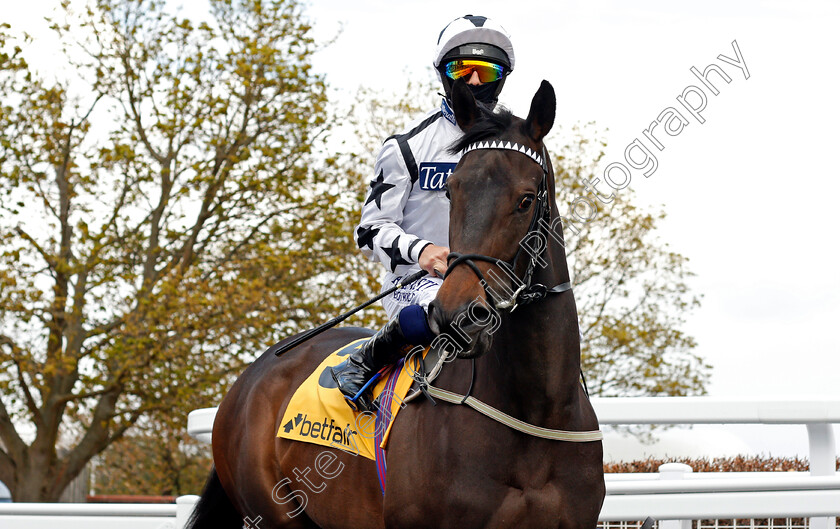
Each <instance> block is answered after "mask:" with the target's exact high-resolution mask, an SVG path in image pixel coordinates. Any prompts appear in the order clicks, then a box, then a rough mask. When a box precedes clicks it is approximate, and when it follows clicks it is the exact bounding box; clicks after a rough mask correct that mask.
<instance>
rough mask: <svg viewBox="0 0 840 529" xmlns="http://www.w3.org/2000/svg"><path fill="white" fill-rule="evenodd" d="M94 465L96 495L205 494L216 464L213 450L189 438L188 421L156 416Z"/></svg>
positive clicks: (136, 429) (110, 447) (103, 455)
mask: <svg viewBox="0 0 840 529" xmlns="http://www.w3.org/2000/svg"><path fill="white" fill-rule="evenodd" d="M145 422H146V424H143V425H142V426H141V427H140V428H133V429H132V430H131V431H129V432H128V433H127V434H126V435H125V436H124V437H122V438H121V439H119V440H118V441H116V442H114V443H113V444H111V445H110V446H109V447H108V448H107V449H106V450H105V451H104V452H102V454H101V455H100V456H98V457H97V458H96V460H95V464H94V467H93V476H94V487H95V493H96V494H97V495H100V494H101V495H110V494H133V495H159V496H183V495H185V494H200V493H201V489H202V488H203V487H204V482H205V481H206V479H207V471H208V469H209V468H210V467H211V465H212V464H213V458H212V455H211V453H210V447H209V446H208V445H206V444H204V443H202V442H199V441H196V440H194V439H191V438H190V437H189V436H188V435H186V434H185V431H184V425H185V424H186V417H184V416H182V415H169V414H156V415H155V416H153V417H151V418H150V419H149V420H147V421H145Z"/></svg>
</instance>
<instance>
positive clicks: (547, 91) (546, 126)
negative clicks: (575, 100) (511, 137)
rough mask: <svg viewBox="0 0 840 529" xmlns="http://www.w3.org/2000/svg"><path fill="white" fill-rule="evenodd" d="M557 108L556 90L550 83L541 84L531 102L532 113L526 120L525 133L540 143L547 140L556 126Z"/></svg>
mask: <svg viewBox="0 0 840 529" xmlns="http://www.w3.org/2000/svg"><path fill="white" fill-rule="evenodd" d="M556 108H557V99H556V98H555V97H554V88H553V87H552V86H551V84H550V83H549V82H548V81H545V80H544V81H543V82H542V83H540V88H539V90H537V93H536V94H534V99H532V100H531V111H530V112H528V118H527V119H526V120H525V133H526V134H527V135H528V136H530V137H531V139H533V140H534V141H536V142H538V141H540V140H541V139H543V138H545V136H546V135H547V134H548V131H550V130H551V126H552V125H554V114H555V112H556Z"/></svg>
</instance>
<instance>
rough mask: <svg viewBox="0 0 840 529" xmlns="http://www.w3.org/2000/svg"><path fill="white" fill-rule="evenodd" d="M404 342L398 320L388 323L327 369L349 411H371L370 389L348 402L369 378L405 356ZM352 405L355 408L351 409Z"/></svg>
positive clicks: (405, 341) (405, 343)
mask: <svg viewBox="0 0 840 529" xmlns="http://www.w3.org/2000/svg"><path fill="white" fill-rule="evenodd" d="M408 345H409V343H408V340H407V339H406V337H405V335H403V331H402V329H401V328H400V319H399V318H396V319H393V320H391V321H389V322H388V324H387V325H385V327H383V328H382V329H380V330H379V332H377V333H376V334H374V335H373V337H372V338H371V339H370V340H368V341H367V342H365V344H364V346H363V347H362V348H361V349H360V350H358V351H356V352H355V353H353V354H351V355H350V356H348V357H347V360H346V361H345V362H342V363H341V364H339V365H337V366H335V367H331V368H330V372H331V374H332V377H333V380H335V382H336V384H338V389H339V390H340V391H341V392H342V393H343V394H344V395H345V397H347V402H348V404H350V407H351V408H354V409H356V410H357V411H374V410H373V403H372V401H371V398H370V388H368V390H367V391H365V393H364V394H363V395H361V396H359V398H358V399H356V401H351V400H350V399H352V398H353V397H355V396H356V394H358V393H359V391H360V390H361V389H362V386H364V385H365V383H366V382H367V381H368V380H370V378H371V377H372V376H373V375H374V374H375V373H376V372H377V371H379V370H380V369H382V368H383V367H385V366H386V365H389V364H393V363H395V362H397V361H398V360H399V359H400V358H402V357H403V356H404V355H405V354H406V352H407V351H406V349H407V346H408ZM354 403H355V407H354Z"/></svg>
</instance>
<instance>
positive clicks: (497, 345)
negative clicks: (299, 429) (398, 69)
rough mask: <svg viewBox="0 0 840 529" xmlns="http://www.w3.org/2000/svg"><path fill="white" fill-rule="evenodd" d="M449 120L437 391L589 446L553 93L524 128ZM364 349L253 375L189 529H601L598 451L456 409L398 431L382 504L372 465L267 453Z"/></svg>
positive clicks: (303, 451) (461, 93)
mask: <svg viewBox="0 0 840 529" xmlns="http://www.w3.org/2000/svg"><path fill="white" fill-rule="evenodd" d="M452 103H453V104H452V106H453V109H454V111H455V115H456V120H457V122H458V124H459V126H460V127H461V128H462V129H463V130H464V131H465V136H464V139H463V140H462V141H461V142H460V143H459V144H458V145H457V146H455V148H457V149H458V150H461V149H463V150H465V151H466V154H464V156H463V158H462V159H461V161H460V163H459V165H458V166H457V168H456V170H455V171H454V172H453V173H452V175H451V177H450V178H449V181H448V189H449V191H448V192H449V194H450V198H451V212H450V216H451V221H450V246H451V248H452V250H453V254H452V255H451V256H450V267H449V270H448V271H447V276H446V279H445V281H444V283H443V286H442V287H441V289H440V291H439V293H438V296H437V299H436V300H435V301H434V302H433V303H432V305H431V307H430V311H429V317H430V324H431V326H432V328H433V329H434V330H435V331H436V332H438V333H440V336H441V337H444V336H445V337H454V338H453V343H452V345H453V347H454V350H455V352H456V353H457V356H459V357H460V358H462V359H456V360H454V361H452V362H449V363H447V364H446V365H445V366H444V369H443V370H442V371H441V374H440V376H439V378H438V379H437V380H436V381H435V382H434V385H435V386H436V387H438V388H443V389H446V390H451V391H453V392H458V393H469V394H470V395H471V396H472V397H475V398H477V399H480V400H481V401H483V402H485V403H487V404H488V405H490V406H493V407H495V408H497V409H498V410H501V411H502V412H504V413H506V414H508V415H510V416H513V417H515V418H517V419H520V420H522V421H525V422H527V423H530V424H531V425H536V426H539V427H542V428H547V429H562V430H568V431H575V432H579V431H588V430H596V429H597V428H598V421H597V419H596V417H595V413H594V411H593V409H592V406H591V405H590V403H589V400H588V398H587V396H586V394H585V393H584V391H583V389H582V387H581V384H580V343H579V335H578V319H577V312H576V308H575V301H574V297H573V294H572V292H571V291H570V290H569V289H568V288H566V287H563V285H565V284H567V283H568V281H569V271H568V267H567V264H566V255H565V251H564V248H563V245H562V228H561V226H560V223H559V220H558V219H559V214H558V210H557V207H556V204H555V200H554V174H553V171H552V169H551V164H550V161H549V160H548V157H547V156H546V155H545V150H544V147H543V143H542V140H543V138H544V137H545V135H546V134H547V133H548V131H549V130H550V129H551V127H552V125H553V123H554V114H555V96H554V90H553V88H552V87H551V85H550V84H548V83H547V82H545V81H543V83H542V85H541V86H540V88H539V90H538V91H537V93H536V95H535V96H534V98H533V101H532V103H531V109H530V112H529V114H528V117H527V119H525V120H522V119H520V118H516V117H513V116H511V115H510V114H509V113H505V112H500V113H499V112H497V113H491V112H488V111H486V110H484V109H482V108H481V107H479V106H478V105H477V104H476V102H475V100H474V99H473V97H472V94H471V93H470V92H469V90H468V89H467V87H466V85H464V84H463V83H456V85H455V87H453V93H452ZM499 140H502V141H501V143H499ZM535 162H536V163H535ZM531 235H533V236H531ZM543 285H544V287H543ZM547 291H548V292H547ZM506 293H507V294H506ZM508 294H509V295H508ZM508 297H509V299H506V298H508ZM514 305H515V306H516V307H515V310H512V311H510V312H507V311H505V312H502V311H503V310H504V309H505V308H506V307H507V308H512V307H513V306H514ZM465 315H467V316H469V317H468V318H465V317H464V316H465ZM490 322H492V324H490ZM370 334H371V332H370V331H367V330H363V329H353V328H344V329H334V330H331V331H328V332H326V333H324V334H322V335H320V336H318V337H316V338H313V339H312V340H310V341H308V342H305V343H304V344H302V345H300V346H297V347H295V348H293V349H292V350H290V351H289V352H287V353H285V354H284V355H283V356H281V357H279V358H277V357H275V356H274V355H273V354H271V352H270V351H269V352H266V354H264V355H262V356H261V357H260V358H259V359H257V360H256V361H255V362H254V363H253V364H252V365H251V366H249V367H248V369H247V370H246V371H245V372H244V373H243V374H242V376H241V377H240V378H239V379H238V380H237V382H236V383H235V384H234V385H233V387H232V388H231V390H230V392H229V393H228V395H227V396H226V397H225V399H224V400H223V401H222V404H221V405H220V406H219V410H218V413H217V415H216V420H215V424H214V427H213V458H214V462H215V470H214V471H213V473H212V474H211V477H210V480H209V481H208V483H207V486H206V488H205V491H204V493H203V495H202V499H201V500H200V502H199V504H198V505H197V506H196V511H195V513H194V517H193V520H192V523H191V525H190V527H191V528H193V529H202V528H210V527H213V528H215V527H218V528H230V529H234V528H236V529H238V528H240V527H246V528H248V529H256V528H260V529H268V528H271V527H277V528H294V527H322V528H337V529H339V528H347V529H361V528H383V527H388V528H405V529H417V528H426V527H428V528H432V527H434V528H459V529H460V528H487V527H491V528H508V527H510V528H514V527H515V528H531V527H533V528H562V529H576V528H586V529H592V528H594V527H595V526H596V524H597V517H598V513H599V511H600V509H601V505H602V502H603V499H604V490H605V489H604V479H603V466H602V465H603V463H602V446H601V442H600V440H594V441H588V442H567V441H558V440H550V439H544V438H539V437H535V436H531V435H526V434H524V433H522V432H519V431H516V430H514V429H511V428H509V427H508V426H506V425H504V424H501V423H500V422H496V421H494V420H492V419H490V418H488V417H487V416H485V415H482V414H480V413H478V412H477V411H475V410H473V409H471V408H469V407H467V406H465V405H464V406H459V405H455V404H450V403H447V402H441V401H440V400H439V399H438V400H437V404H436V405H433V404H432V403H431V402H430V401H429V400H427V399H423V398H421V399H419V400H417V401H415V402H414V403H410V404H408V405H407V407H406V408H405V409H403V410H402V411H401V412H400V415H399V418H398V420H396V422H395V424H394V426H393V428H392V431H391V435H390V441H389V445H388V455H387V463H388V476H387V486H386V490H385V494H384V495H383V494H382V492H381V491H380V489H379V483H378V480H377V476H376V467H375V463H374V462H373V461H371V460H369V459H365V458H362V457H358V456H355V455H353V454H349V453H346V452H343V451H340V450H335V449H330V448H326V447H323V446H316V445H312V444H304V443H300V442H295V441H290V440H286V439H281V438H276V437H275V435H276V433H277V431H278V428H279V427H280V423H281V420H282V417H283V412H284V410H285V408H286V406H287V405H288V403H289V399H290V398H291V396H292V392H293V390H294V389H295V388H296V387H297V385H298V384H300V383H301V382H302V381H303V380H304V379H305V378H306V377H307V376H308V375H309V374H310V373H311V372H312V371H313V370H314V369H315V368H316V367H317V366H318V365H319V364H320V362H321V361H322V360H323V359H324V358H325V357H326V355H328V354H329V353H331V352H333V351H335V350H336V349H338V348H339V347H341V346H342V345H344V344H346V343H348V342H350V341H352V340H356V339H359V338H362V337H365V336H369V335H370ZM463 358H472V359H473V360H464V359H463Z"/></svg>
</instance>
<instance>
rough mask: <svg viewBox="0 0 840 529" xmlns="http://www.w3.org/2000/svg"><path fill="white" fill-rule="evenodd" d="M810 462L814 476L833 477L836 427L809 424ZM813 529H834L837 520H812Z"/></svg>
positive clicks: (835, 462)
mask: <svg viewBox="0 0 840 529" xmlns="http://www.w3.org/2000/svg"><path fill="white" fill-rule="evenodd" d="M805 426H807V427H808V460H809V466H810V469H811V475H812V476H833V475H834V472H835V468H836V465H837V460H836V459H835V457H836V455H835V454H836V453H837V452H836V449H835V444H834V425H832V424H827V423H824V422H821V423H808V424H806V425H805ZM808 522H809V524H810V528H811V529H833V528H834V527H835V524H836V522H837V519H836V518H811V519H809V521H808Z"/></svg>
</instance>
